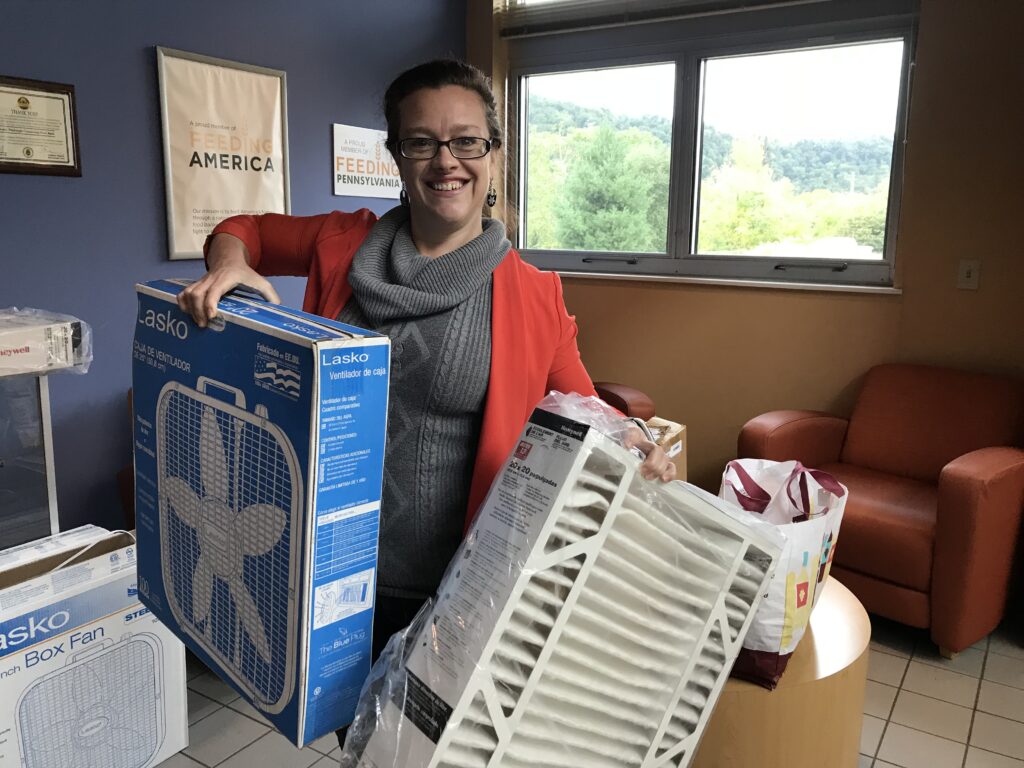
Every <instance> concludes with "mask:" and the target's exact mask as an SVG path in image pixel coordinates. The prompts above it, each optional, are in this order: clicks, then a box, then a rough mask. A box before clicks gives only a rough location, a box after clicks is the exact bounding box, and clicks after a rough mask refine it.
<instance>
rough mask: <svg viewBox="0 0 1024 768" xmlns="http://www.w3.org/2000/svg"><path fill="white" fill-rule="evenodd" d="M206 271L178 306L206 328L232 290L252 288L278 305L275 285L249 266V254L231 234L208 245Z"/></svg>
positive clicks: (183, 292)
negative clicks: (241, 287)
mask: <svg viewBox="0 0 1024 768" xmlns="http://www.w3.org/2000/svg"><path fill="white" fill-rule="evenodd" d="M206 263H207V265H208V267H209V271H208V272H207V273H206V274H205V275H204V276H203V277H202V278H200V279H199V280H197V281H196V282H194V283H192V285H190V286H188V287H187V288H186V289H185V290H183V291H182V292H181V293H179V294H178V307H179V308H180V309H181V311H182V312H187V313H188V314H190V315H192V319H193V320H195V321H196V325H198V326H199V327H200V328H205V327H206V324H207V323H209V322H210V320H212V319H213V318H215V317H216V316H217V302H218V301H220V299H221V297H222V296H223V295H224V294H225V293H227V292H228V291H230V290H231V289H232V288H237V287H238V286H243V287H246V288H251V289H252V290H254V291H256V292H257V293H258V294H260V295H261V296H262V297H263V298H264V299H266V300H267V301H269V302H271V303H272V304H280V303H281V297H279V296H278V295H277V291H275V290H274V286H272V285H271V284H270V281H268V280H267V279H266V278H265V277H263V276H262V275H260V274H259V273H258V272H256V271H255V270H254V269H253V268H252V267H250V266H249V251H248V249H247V248H246V247H245V243H243V242H242V241H241V240H239V239H238V238H237V237H235V236H234V235H229V234H226V233H223V232H222V233H221V234H219V235H216V236H215V237H214V238H213V241H212V242H211V243H210V252H209V254H208V255H207V257H206Z"/></svg>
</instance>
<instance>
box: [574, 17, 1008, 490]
mask: <svg viewBox="0 0 1024 768" xmlns="http://www.w3.org/2000/svg"><path fill="white" fill-rule="evenodd" d="M1021 29H1024V4H1022V3H1020V2H1019V1H1018V0H983V1H982V2H977V3H964V2H958V0H923V2H922V8H921V21H920V35H919V39H918V46H917V66H916V71H915V75H914V84H913V93H912V101H911V109H910V124H909V144H908V147H907V152H906V175H905V178H904V185H903V206H902V216H901V220H900V227H899V233H898V241H897V261H898V268H899V270H900V276H901V280H902V287H903V295H902V296H877V295H860V294H848V293H847V294H844V293H826V292H803V291H781V290H769V289H750V288H729V287H712V286H706V285H683V284H671V283H655V282H643V283H641V282H626V281H605V280H590V279H583V278H566V279H565V294H566V303H567V304H568V306H569V309H570V311H572V312H574V313H575V314H576V316H577V320H578V322H579V325H580V349H581V351H582V354H583V358H584V361H585V362H586V364H587V366H588V368H589V369H590V371H591V374H592V375H593V376H594V378H596V379H610V380H614V381H621V382H624V383H628V384H631V385H634V386H636V387H639V388H641V389H643V390H645V391H646V392H648V393H649V394H650V395H651V396H652V397H653V398H654V400H655V403H656V404H657V406H658V412H659V414H660V415H662V416H664V417H666V418H670V419H673V420H677V421H683V422H685V423H686V424H687V429H688V434H689V439H690V445H689V467H690V478H691V480H692V481H693V482H696V483H698V484H699V485H702V486H704V487H707V488H709V489H717V485H718V478H719V475H720V473H721V469H722V467H723V465H724V464H725V462H726V461H728V460H729V459H730V458H732V457H733V456H734V455H735V446H736V436H737V434H738V432H739V429H740V427H741V426H742V424H743V423H744V422H745V421H746V420H747V419H749V418H750V417H752V416H754V415H756V414H758V413H761V412H763V411H765V410H769V409H773V408H784V407H797V408H815V409H822V410H833V411H836V412H838V413H843V414H845V413H848V411H849V408H850V406H851V405H852V401H853V396H854V394H855V392H856V387H857V383H858V382H859V380H860V377H861V376H862V375H863V373H864V372H865V370H866V369H867V368H868V367H870V366H871V365H873V364H876V363H879V362H886V361H891V360H899V359H903V360H913V361H920V362H929V363H943V364H951V365H959V366H963V367H969V368H976V369H982V370H993V371H1014V372H1018V373H1022V374H1024V309H1022V307H1024V297H1022V296H1021V293H1022V291H1021V288H1022V284H1024V252H1022V251H1024V234H1022V232H1021V229H1022V227H1020V226H1018V225H1017V222H1022V223H1024V205H1022V203H1024V195H1022V193H1021V189H1024V172H1022V171H1024V168H1022V167H1021V165H1022V160H1021V158H1022V157H1024V154H1022V147H1021V143H1022V142H1021V140H1022V137H1024V119H1022V109H1024V107H1022V103H1024V99H1022V94H1024V82H1022V81H1024V67H1022V64H1021V55H1020V53H1019V51H1020V47H1019V42H1018V41H1017V40H1016V37H1017V35H1018V34H1019V31H1020V30H1021ZM965 257H970V258H980V259H981V260H982V272H981V287H980V289H979V290H978V291H971V292H968V291H960V290H957V289H956V287H955V280H956V267H957V262H958V260H959V259H960V258H965Z"/></svg>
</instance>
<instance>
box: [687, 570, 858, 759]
mask: <svg viewBox="0 0 1024 768" xmlns="http://www.w3.org/2000/svg"><path fill="white" fill-rule="evenodd" d="M870 639H871V622H870V621H869V619H868V614H867V612H866V611H865V610H864V606H862V605H861V604H860V601H859V600H857V598H856V597H854V595H853V593H852V592H850V590H848V589H847V588H846V587H844V586H843V585H842V584H840V583H839V582H838V581H836V580H835V579H833V578H831V577H830V578H829V579H828V581H827V582H826V583H825V587H824V591H823V592H822V593H821V597H820V598H819V599H818V604H817V605H816V606H815V608H814V612H813V613H812V614H811V620H810V626H809V628H808V630H807V633H806V634H805V635H804V637H803V639H802V640H801V641H800V645H798V646H797V649H796V651H795V652H794V653H793V656H792V658H791V659H790V660H789V666H788V667H787V668H786V672H785V674H783V675H782V679H781V680H780V681H779V685H778V687H777V688H776V689H775V690H774V691H768V690H767V689H765V688H762V687H761V686H758V685H753V684H751V683H746V682H743V681H740V680H729V681H728V682H727V683H726V685H725V688H724V689H723V690H722V695H721V696H720V697H719V699H718V705H717V707H716V708H715V711H714V713H712V715H711V719H710V721H709V722H708V725H707V729H706V730H705V731H704V737H703V739H702V740H701V743H700V747H699V748H698V750H697V756H696V757H695V758H694V761H693V764H692V765H693V768H751V767H752V766H778V768H822V766H829V768H856V765H857V755H858V753H859V752H860V730H861V723H862V713H863V710H864V687H865V682H866V680H867V672H868V643H869V641H870Z"/></svg>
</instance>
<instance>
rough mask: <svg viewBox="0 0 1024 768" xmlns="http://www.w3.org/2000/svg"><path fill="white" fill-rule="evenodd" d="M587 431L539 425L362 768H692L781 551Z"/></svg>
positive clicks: (514, 462) (442, 601)
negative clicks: (644, 473)
mask: <svg viewBox="0 0 1024 768" xmlns="http://www.w3.org/2000/svg"><path fill="white" fill-rule="evenodd" d="M538 422H541V423H538ZM559 422H566V425H563V426H562V427H560V426H559ZM580 426H581V425H578V424H576V423H575V422H569V421H568V420H566V419H562V418H561V417H557V416H556V417H553V416H552V415H551V414H547V413H544V412H541V411H537V412H535V414H534V417H533V421H532V422H531V424H530V425H529V426H528V427H527V429H526V431H524V433H523V436H522V438H521V442H520V444H519V448H518V449H517V450H516V452H515V454H514V456H513V457H512V458H511V459H510V460H509V463H508V464H507V465H506V468H505V470H504V472H503V473H502V474H501V475H500V476H499V478H498V480H497V481H496V482H495V484H494V485H493V486H492V489H491V493H490V495H489V496H488V499H487V501H486V503H485V505H484V507H483V509H482V511H481V513H480V516H479V517H478V520H477V521H476V523H475V524H474V527H473V529H472V530H471V532H470V534H469V536H468V538H467V541H466V543H465V545H464V548H463V551H462V554H461V555H460V556H459V557H460V558H461V561H460V562H457V563H453V565H452V566H451V569H450V570H449V573H448V576H447V577H446V580H445V582H444V583H442V586H441V588H440V590H439V593H438V602H437V605H436V607H435V609H434V612H433V614H432V615H431V617H430V618H429V621H428V623H427V625H426V626H425V628H424V629H423V631H422V632H421V633H420V635H419V636H418V637H417V638H416V641H415V647H413V648H412V649H411V651H409V654H410V655H409V660H408V661H407V663H406V670H407V673H408V680H407V682H406V683H405V684H403V686H402V689H401V692H400V694H399V695H398V696H395V695H393V694H392V696H391V698H392V701H393V704H394V705H395V707H397V708H398V709H399V710H401V711H402V712H403V717H402V718H401V720H402V723H403V727H404V732H402V731H403V728H395V726H394V722H395V720H396V719H399V718H396V717H395V715H396V714H397V713H394V711H393V710H392V712H391V713H390V716H389V713H387V712H385V714H384V717H383V718H381V720H380V721H379V722H378V724H377V731H376V732H375V733H374V735H373V737H372V738H371V740H370V742H369V744H368V746H367V748H366V750H365V752H364V755H363V759H362V762H361V764H360V765H361V766H362V767H363V768H383V767H384V766H388V768H391V767H392V766H402V768H499V767H500V768H581V767H582V766H585V767H586V768H627V767H634V768H654V767H655V766H679V767H681V766H686V765H688V764H689V763H690V761H691V759H692V757H693V754H694V752H695V750H696V747H697V744H698V741H699V739H700V736H701V733H702V731H703V728H704V726H705V724H706V722H707V719H708V716H709V715H710V713H711V711H712V709H713V707H714V703H715V701H716V699H717V696H718V694H719V692H720V690H721V688H722V686H723V685H724V683H725V681H726V678H727V677H728V675H729V670H730V667H731V666H732V662H733V661H734V659H735V657H736V655H737V654H738V652H739V649H740V645H741V642H742V638H743V635H744V634H745V632H746V630H747V627H748V625H749V623H750V620H751V618H752V617H753V615H754V613H755V611H756V608H757V606H758V603H759V602H760V599H761V597H762V595H763V593H764V591H765V589H766V585H767V582H768V580H769V579H770V578H771V574H772V572H773V570H774V567H775V561H776V559H777V557H778V556H779V552H780V548H781V546H780V542H779V541H778V539H776V538H773V537H772V536H770V535H769V534H766V533H763V532H761V531H759V530H755V529H752V528H750V527H749V526H748V525H746V524H744V523H743V522H742V521H741V520H740V519H739V518H738V517H733V516H731V515H730V514H729V513H727V512H725V511H723V508H722V503H721V502H719V501H717V500H716V499H713V498H711V497H709V496H707V495H706V494H703V492H702V491H700V490H699V489H695V488H692V486H686V485H684V484H681V483H673V484H669V485H665V484H660V483H654V482H649V481H646V480H643V479H642V478H641V477H640V475H639V474H638V473H637V472H636V468H637V466H638V464H639V462H638V460H637V459H636V458H635V457H633V456H631V455H630V454H629V453H628V452H626V451H625V450H624V449H622V448H620V447H619V446H618V445H616V444H614V443H612V442H611V441H610V440H608V439H607V438H605V437H604V436H602V435H599V434H597V433H596V432H594V431H590V434H589V435H585V436H584V437H582V438H579V436H578V433H579V430H580ZM574 428H575V430H576V433H577V434H576V435H575V436H574V435H573V434H571V433H572V432H573V429H574ZM582 429H583V430H584V431H586V427H585V426H583V427H582ZM503 575H504V576H505V577H508V578H509V579H510V581H509V584H508V585H502V584H501V581H502V578H503ZM506 588H507V589H508V591H507V593H505V592H504V590H505V589H506ZM506 594H507V597H506ZM410 726H415V728H413V727H410ZM389 755H392V756H393V755H397V757H391V756H389Z"/></svg>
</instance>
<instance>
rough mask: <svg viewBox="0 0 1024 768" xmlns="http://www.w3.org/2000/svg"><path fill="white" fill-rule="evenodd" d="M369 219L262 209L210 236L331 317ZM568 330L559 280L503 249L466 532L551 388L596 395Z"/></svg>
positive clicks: (365, 213)
mask: <svg viewBox="0 0 1024 768" xmlns="http://www.w3.org/2000/svg"><path fill="white" fill-rule="evenodd" d="M376 221H377V217H376V216H375V215H374V214H373V213H372V212H371V211H369V210H367V209H365V208H364V209H362V210H359V211H356V212H355V213H341V212H338V211H335V212H333V213H327V214H322V215H320V216H302V217H300V216H281V215H279V214H270V213H268V214H264V215H262V216H235V217H233V218H230V219H227V220H226V221H223V222H221V223H220V224H219V225H218V226H217V228H216V229H214V230H213V234H220V233H221V232H226V233H228V234H230V235H234V236H235V237H237V238H239V239H240V240H242V242H244V243H245V245H246V247H247V248H248V249H249V257H250V262H251V266H252V267H253V269H255V270H256V271H257V272H259V273H260V274H262V275H303V276H306V277H308V280H307V282H306V295H305V298H304V300H303V302H302V308H303V309H304V310H305V311H307V312H314V313H316V314H318V315H321V316H322V317H331V318H334V317H337V316H338V313H339V312H340V311H341V309H342V307H344V306H345V304H346V302H348V300H349V298H350V297H351V296H352V288H351V287H350V286H349V283H348V271H349V267H350V266H351V265H352V257H353V256H354V255H355V253H356V251H357V250H358V248H359V246H360V245H361V244H362V242H363V240H365V239H366V236H367V235H368V234H369V233H370V230H371V229H372V228H373V225H374V224H375V223H376ZM208 242H209V241H208ZM576 332H577V329H576V321H575V319H574V318H573V317H572V316H570V315H569V313H568V312H567V311H566V309H565V302H564V300H563V299H562V283H561V281H560V280H559V278H558V275H556V274H555V273H553V272H541V271H539V270H538V269H536V268H535V267H533V266H531V265H529V264H527V263H526V262H524V261H523V260H522V259H521V258H520V257H519V254H518V253H516V251H515V249H512V250H510V251H509V252H508V255H507V256H506V257H505V259H504V260H503V261H502V262H501V263H500V264H499V265H498V267H497V269H495V270H494V283H493V298H492V302H491V374H490V381H489V383H488V387H487V398H486V402H485V404H484V416H483V423H482V425H481V429H480V445H479V448H478V449H477V456H476V463H475V465H474V467H473V479H472V483H471V485H470V491H469V506H468V509H467V510H466V526H467V527H468V526H469V524H470V522H472V519H473V517H474V516H475V515H476V511H477V509H478V508H479V507H480V504H481V503H483V500H484V497H485V496H486V495H487V491H488V490H489V489H490V487H491V483H492V482H493V480H494V478H495V476H496V475H497V474H498V470H499V469H501V466H502V464H504V462H505V459H506V458H507V457H508V454H509V453H510V452H511V451H512V448H513V447H514V446H515V444H516V440H517V439H518V437H519V433H520V432H521V431H522V428H523V425H524V424H525V423H526V421H527V419H528V418H529V417H530V414H531V413H532V412H533V408H534V406H536V405H537V403H538V402H539V401H540V400H541V398H543V397H544V396H545V395H546V394H547V393H548V392H549V391H550V390H552V389H557V390H559V391H561V392H579V393H580V394H583V395H593V394H596V393H595V392H594V385H593V383H592V382H591V380H590V376H589V375H588V374H587V371H586V368H584V367H583V362H582V361H581V360H580V353H579V349H578V348H577V347H576Z"/></svg>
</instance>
